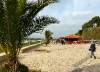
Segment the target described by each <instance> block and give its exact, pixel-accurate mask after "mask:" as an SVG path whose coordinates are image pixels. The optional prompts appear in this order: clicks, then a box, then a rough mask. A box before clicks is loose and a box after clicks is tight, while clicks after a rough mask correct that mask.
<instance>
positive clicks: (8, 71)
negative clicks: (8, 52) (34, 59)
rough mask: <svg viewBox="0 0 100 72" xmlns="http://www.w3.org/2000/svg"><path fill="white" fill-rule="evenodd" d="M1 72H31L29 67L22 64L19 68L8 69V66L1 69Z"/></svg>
mask: <svg viewBox="0 0 100 72" xmlns="http://www.w3.org/2000/svg"><path fill="white" fill-rule="evenodd" d="M0 72H29V69H28V67H27V66H25V65H23V64H20V65H19V66H17V67H12V68H10V69H9V68H7V67H6V66H2V67H0Z"/></svg>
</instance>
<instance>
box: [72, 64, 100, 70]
mask: <svg viewBox="0 0 100 72" xmlns="http://www.w3.org/2000/svg"><path fill="white" fill-rule="evenodd" d="M71 72H100V65H97V64H95V65H91V66H86V67H83V68H76V69H74V70H73V71H71Z"/></svg>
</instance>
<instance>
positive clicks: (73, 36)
mask: <svg viewBox="0 0 100 72" xmlns="http://www.w3.org/2000/svg"><path fill="white" fill-rule="evenodd" d="M65 38H82V37H81V36H78V35H75V34H71V35H69V36H65Z"/></svg>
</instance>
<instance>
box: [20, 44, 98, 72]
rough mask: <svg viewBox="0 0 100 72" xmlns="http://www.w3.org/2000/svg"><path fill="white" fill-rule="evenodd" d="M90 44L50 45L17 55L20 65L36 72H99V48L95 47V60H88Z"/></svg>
mask: <svg viewBox="0 0 100 72" xmlns="http://www.w3.org/2000/svg"><path fill="white" fill-rule="evenodd" d="M89 46H90V44H69V45H67V44H66V45H61V44H50V45H48V46H47V47H45V45H42V46H40V47H38V48H37V49H39V50H47V51H48V52H47V51H35V50H34V49H33V50H29V51H27V52H26V53H22V54H20V55H19V60H20V62H21V63H23V64H25V65H26V66H28V67H29V68H30V69H34V70H37V71H38V72H39V71H41V72H100V46H99V45H96V48H97V49H96V52H95V55H96V57H97V58H96V59H94V58H90V51H89V50H88V49H89Z"/></svg>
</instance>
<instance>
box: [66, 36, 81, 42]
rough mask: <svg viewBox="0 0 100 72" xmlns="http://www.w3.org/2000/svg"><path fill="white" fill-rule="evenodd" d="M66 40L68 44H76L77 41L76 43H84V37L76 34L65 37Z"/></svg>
mask: <svg viewBox="0 0 100 72" xmlns="http://www.w3.org/2000/svg"><path fill="white" fill-rule="evenodd" d="M64 38H65V40H66V41H68V42H75V41H76V42H82V37H81V36H78V35H75V34H71V35H68V36H65V37H64Z"/></svg>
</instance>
